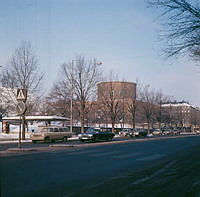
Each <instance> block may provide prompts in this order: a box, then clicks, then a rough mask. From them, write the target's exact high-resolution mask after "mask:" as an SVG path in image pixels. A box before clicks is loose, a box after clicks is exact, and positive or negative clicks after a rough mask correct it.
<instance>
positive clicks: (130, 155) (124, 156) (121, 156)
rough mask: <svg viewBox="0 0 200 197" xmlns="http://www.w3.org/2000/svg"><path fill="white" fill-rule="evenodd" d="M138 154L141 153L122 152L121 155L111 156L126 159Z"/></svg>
mask: <svg viewBox="0 0 200 197" xmlns="http://www.w3.org/2000/svg"><path fill="white" fill-rule="evenodd" d="M138 155H142V153H140V152H137V153H128V154H122V155H117V156H114V157H113V158H115V159H127V158H131V157H135V156H138Z"/></svg>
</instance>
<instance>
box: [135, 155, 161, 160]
mask: <svg viewBox="0 0 200 197" xmlns="http://www.w3.org/2000/svg"><path fill="white" fill-rule="evenodd" d="M164 156H165V155H162V154H154V155H148V156H146V157H140V158H138V159H137V160H139V161H152V160H155V159H158V158H160V157H164Z"/></svg>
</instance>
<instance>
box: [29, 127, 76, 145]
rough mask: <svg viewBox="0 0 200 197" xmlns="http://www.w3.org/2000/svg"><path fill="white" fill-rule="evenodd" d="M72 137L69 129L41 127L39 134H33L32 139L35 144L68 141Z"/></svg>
mask: <svg viewBox="0 0 200 197" xmlns="http://www.w3.org/2000/svg"><path fill="white" fill-rule="evenodd" d="M70 137H72V133H71V132H70V129H69V127H58V126H45V127H40V128H39V131H38V132H35V133H32V134H31V135H30V139H31V140H32V142H33V143H36V142H37V141H45V142H53V141H55V140H63V141H67V139H68V138H70Z"/></svg>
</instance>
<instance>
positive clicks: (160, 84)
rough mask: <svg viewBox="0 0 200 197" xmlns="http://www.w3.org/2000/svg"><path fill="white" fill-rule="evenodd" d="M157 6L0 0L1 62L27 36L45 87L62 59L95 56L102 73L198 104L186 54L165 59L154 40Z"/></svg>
mask: <svg viewBox="0 0 200 197" xmlns="http://www.w3.org/2000/svg"><path fill="white" fill-rule="evenodd" d="M158 14H159V11H158V10H155V9H149V8H147V4H146V1H145V0H126V1H124V0H0V65H6V63H7V62H8V60H9V58H10V56H11V55H12V53H13V52H14V49H15V48H16V47H18V46H19V45H20V44H21V42H22V41H24V40H25V41H26V40H27V41H30V42H31V44H32V47H33V49H34V52H35V54H36V56H37V58H38V60H39V66H40V69H41V70H42V71H43V72H45V73H46V78H45V82H46V85H45V88H47V89H49V87H51V85H52V84H53V82H54V81H55V80H56V79H57V78H58V74H59V68H60V65H61V64H62V63H63V62H69V61H70V60H71V59H74V57H75V56H76V55H80V54H81V55H84V56H86V57H88V58H92V57H97V58H98V59H99V60H101V61H103V65H102V68H103V70H105V72H109V71H110V70H113V71H114V72H116V73H118V75H119V78H120V79H125V80H127V81H133V82H135V81H136V79H139V81H140V82H141V83H142V84H148V85H150V86H151V87H152V88H154V89H162V91H163V92H164V93H165V94H167V95H171V96H174V97H175V98H176V99H178V100H187V101H189V102H190V103H191V104H193V105H196V106H200V86H199V84H200V69H198V68H197V67H196V66H195V64H194V63H193V62H192V61H189V60H188V59H187V58H186V57H181V58H179V59H177V60H176V61H172V60H166V59H164V58H163V57H162V56H161V55H160V54H161V53H160V50H161V48H162V47H163V43H161V42H159V41H158V32H157V31H158V30H159V29H160V28H161V25H160V21H159V20H155V19H156V17H157V16H158Z"/></svg>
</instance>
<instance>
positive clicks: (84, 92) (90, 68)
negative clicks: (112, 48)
mask: <svg viewBox="0 0 200 197" xmlns="http://www.w3.org/2000/svg"><path fill="white" fill-rule="evenodd" d="M61 71H62V73H63V77H64V80H65V81H67V82H68V84H70V87H73V93H74V95H75V103H76V104H78V105H77V107H78V108H79V112H80V122H81V132H84V124H85V114H86V113H87V112H88V111H87V106H86V105H87V102H88V101H92V100H93V99H94V95H96V94H95V91H96V85H97V83H98V82H99V81H100V79H101V72H100V67H99V65H98V64H97V62H96V59H93V60H89V61H87V60H85V58H84V57H82V56H79V57H77V58H76V62H75V64H74V63H73V61H72V62H69V63H64V64H63V65H62V67H61Z"/></svg>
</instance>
